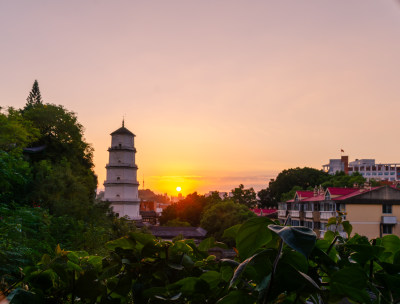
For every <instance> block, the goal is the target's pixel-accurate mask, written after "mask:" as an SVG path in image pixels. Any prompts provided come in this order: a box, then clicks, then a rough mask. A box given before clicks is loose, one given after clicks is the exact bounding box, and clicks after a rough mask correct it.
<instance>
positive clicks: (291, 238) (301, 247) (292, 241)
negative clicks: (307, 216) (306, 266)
mask: <svg viewBox="0 0 400 304" xmlns="http://www.w3.org/2000/svg"><path fill="white" fill-rule="evenodd" d="M268 228H269V229H270V230H272V231H273V232H275V233H276V234H278V235H279V236H280V238H281V239H282V240H283V241H284V242H285V243H286V244H287V245H288V246H290V247H291V248H293V249H294V250H296V251H298V252H300V253H301V254H303V255H304V256H305V257H306V258H308V256H309V255H310V253H311V251H312V250H313V248H314V245H315V242H316V240H317V235H316V234H315V232H314V231H312V229H310V228H306V227H289V226H286V227H284V226H279V225H268Z"/></svg>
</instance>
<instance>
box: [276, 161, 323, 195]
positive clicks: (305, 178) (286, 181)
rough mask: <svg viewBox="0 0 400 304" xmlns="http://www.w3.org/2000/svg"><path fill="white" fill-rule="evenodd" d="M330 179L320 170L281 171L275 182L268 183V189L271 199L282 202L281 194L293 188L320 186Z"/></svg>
mask: <svg viewBox="0 0 400 304" xmlns="http://www.w3.org/2000/svg"><path fill="white" fill-rule="evenodd" d="M329 178H330V175H329V174H328V173H326V172H323V171H322V170H317V169H313V168H308V167H304V168H295V169H287V170H283V171H282V172H281V173H279V174H278V176H277V177H276V179H275V180H271V181H270V182H269V186H268V189H269V191H270V193H271V198H272V199H273V200H274V201H275V202H276V201H282V199H281V196H282V194H284V193H286V192H289V191H290V190H292V188H293V187H294V186H300V187H301V188H302V189H307V188H308V187H314V186H315V185H320V184H322V183H323V182H325V181H326V180H328V179H329Z"/></svg>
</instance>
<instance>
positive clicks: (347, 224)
mask: <svg viewBox="0 0 400 304" xmlns="http://www.w3.org/2000/svg"><path fill="white" fill-rule="evenodd" d="M342 226H343V230H344V231H345V232H346V233H347V237H348V238H350V234H351V232H352V231H353V226H352V225H351V224H350V222H349V221H343V222H342Z"/></svg>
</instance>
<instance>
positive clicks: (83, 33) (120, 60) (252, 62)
mask: <svg viewBox="0 0 400 304" xmlns="http://www.w3.org/2000/svg"><path fill="white" fill-rule="evenodd" d="M0 45H1V48H0V55H1V56H0V67H1V72H0V106H14V107H22V106H23V105H24V104H25V99H26V97H27V95H28V92H29V90H30V88H31V86H32V83H33V81H34V80H35V79H37V80H38V81H39V85H40V88H41V92H42V96H43V98H44V100H45V101H46V102H50V103H55V104H62V105H64V106H65V107H66V108H67V109H69V110H73V111H74V112H76V113H77V115H78V118H79V121H80V122H81V123H82V124H83V125H84V126H85V128H86V131H85V136H86V140H87V141H88V142H90V143H92V144H93V146H94V148H95V154H94V160H95V164H96V168H95V171H96V173H97V174H98V175H99V187H100V188H101V187H102V183H103V181H104V178H105V168H104V166H105V164H106V163H107V161H108V159H107V158H108V155H107V151H106V150H107V147H108V146H109V144H110V136H109V134H110V133H111V132H112V131H114V130H115V129H117V128H118V127H119V126H120V125H121V120H122V116H123V115H125V117H126V119H125V121H126V126H127V127H128V128H129V129H130V130H131V131H132V132H134V133H135V134H136V135H137V137H136V148H137V150H138V154H137V164H138V166H139V172H138V177H139V179H140V181H141V180H142V177H143V175H144V177H145V182H146V188H147V187H150V188H152V189H153V190H155V191H157V192H165V191H168V192H169V193H171V194H173V193H174V189H175V187H176V186H182V190H183V193H184V194H187V193H189V192H192V191H194V190H199V192H205V191H208V190H216V189H218V190H230V189H232V188H233V187H236V186H237V185H238V184H239V183H243V184H244V185H245V186H246V187H250V186H253V187H255V188H256V189H257V190H259V189H261V188H265V187H266V186H267V182H268V180H269V178H271V177H274V176H275V175H276V174H277V173H278V172H279V171H281V170H282V169H286V168H290V167H297V166H300V167H303V166H311V167H315V168H321V166H322V165H323V164H325V163H327V162H328V159H329V158H338V157H340V149H341V148H342V149H344V150H345V152H346V154H348V155H349V157H350V160H353V159H354V158H376V159H377V161H379V162H400V155H399V150H400V142H399V140H398V139H397V137H398V135H397V129H398V126H397V123H396V121H398V115H399V113H400V111H399V110H400V103H399V99H400V84H399V80H400V60H399V54H400V7H399V3H398V2H396V1H394V0H384V1H377V0H357V1H356V0H342V1H337V0H336V1H334V0H331V1H321V0H292V1H285V0H276V1H267V0H264V1H233V0H226V1H225V0H223V1H218V0H213V1H207V0H201V1H188V0H182V1H169V0H160V1H132V0H130V1H117V0H113V1H106V0H104V1H94V0H92V1H71V0H69V1H53V0H51V1H50V0H48V1H40V0H36V1H31V0H29V1H28V0H26V1H14V0H3V1H1V2H0Z"/></svg>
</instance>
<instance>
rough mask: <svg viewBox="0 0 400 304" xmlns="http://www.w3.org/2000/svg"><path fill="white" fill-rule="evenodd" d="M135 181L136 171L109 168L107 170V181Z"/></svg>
mask: <svg viewBox="0 0 400 304" xmlns="http://www.w3.org/2000/svg"><path fill="white" fill-rule="evenodd" d="M118 177H119V178H120V180H129V181H136V169H133V168H132V169H129V168H109V169H108V170H107V181H116V180H118Z"/></svg>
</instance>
